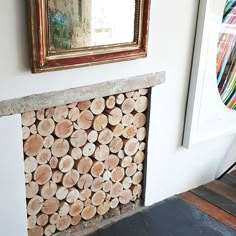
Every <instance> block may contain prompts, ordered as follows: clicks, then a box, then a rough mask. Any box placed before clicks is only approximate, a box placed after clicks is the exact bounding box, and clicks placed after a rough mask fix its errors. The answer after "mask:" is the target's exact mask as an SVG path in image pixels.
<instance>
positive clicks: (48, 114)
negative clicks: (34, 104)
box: [45, 107, 55, 118]
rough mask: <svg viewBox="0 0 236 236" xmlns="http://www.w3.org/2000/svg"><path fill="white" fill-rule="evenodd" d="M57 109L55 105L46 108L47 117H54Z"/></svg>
mask: <svg viewBox="0 0 236 236" xmlns="http://www.w3.org/2000/svg"><path fill="white" fill-rule="evenodd" d="M54 111H55V109H54V108H53V107H51V108H48V109H46V111H45V117H46V118H52V117H53V114H54Z"/></svg>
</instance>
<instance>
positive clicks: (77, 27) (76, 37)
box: [48, 0, 137, 51]
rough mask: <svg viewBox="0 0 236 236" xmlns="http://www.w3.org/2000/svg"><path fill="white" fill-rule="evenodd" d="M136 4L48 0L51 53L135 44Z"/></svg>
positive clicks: (132, 1) (120, 0)
mask: <svg viewBox="0 0 236 236" xmlns="http://www.w3.org/2000/svg"><path fill="white" fill-rule="evenodd" d="M135 9H136V0H48V35H49V51H59V50H67V49H78V48H83V47H93V46H102V45H111V44H121V43H132V42H134V40H135V39H134V38H135V37H134V35H135V34H136V32H135V24H136V22H135V19H136V17H135V15H136V14H137V13H136V12H135Z"/></svg>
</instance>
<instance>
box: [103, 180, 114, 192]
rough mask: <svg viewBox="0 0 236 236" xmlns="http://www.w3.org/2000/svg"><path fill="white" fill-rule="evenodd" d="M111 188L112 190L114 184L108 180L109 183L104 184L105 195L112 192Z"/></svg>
mask: <svg viewBox="0 0 236 236" xmlns="http://www.w3.org/2000/svg"><path fill="white" fill-rule="evenodd" d="M111 188H112V182H111V181H110V180H108V181H107V182H105V183H104V184H103V188H102V190H103V191H104V192H105V193H108V192H110V191H111Z"/></svg>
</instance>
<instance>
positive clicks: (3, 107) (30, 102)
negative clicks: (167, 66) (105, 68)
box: [0, 72, 165, 117]
mask: <svg viewBox="0 0 236 236" xmlns="http://www.w3.org/2000/svg"><path fill="white" fill-rule="evenodd" d="M164 82H165V72H157V73H152V74H146V75H141V76H136V77H132V78H128V79H118V80H113V81H108V82H103V83H98V84H93V85H87V86H83V87H77V88H71V89H66V90H60V91H55V92H48V93H42V94H35V95H30V96H26V97H21V98H14V99H10V100H4V101H0V117H1V116H9V115H14V114H20V113H23V112H27V111H32V110H40V109H44V108H49V107H53V106H59V105H64V104H68V103H72V102H78V101H86V100H90V99H93V98H99V97H106V96H110V95H115V94H119V93H125V92H129V91H133V90H137V89H141V88H151V87H154V86H156V85H160V84H162V83H164Z"/></svg>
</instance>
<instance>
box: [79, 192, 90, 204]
mask: <svg viewBox="0 0 236 236" xmlns="http://www.w3.org/2000/svg"><path fill="white" fill-rule="evenodd" d="M91 195H92V191H91V190H90V189H84V190H83V191H81V192H80V195H79V199H80V200H81V201H83V202H85V201H86V200H88V199H89V198H90V197H91Z"/></svg>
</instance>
